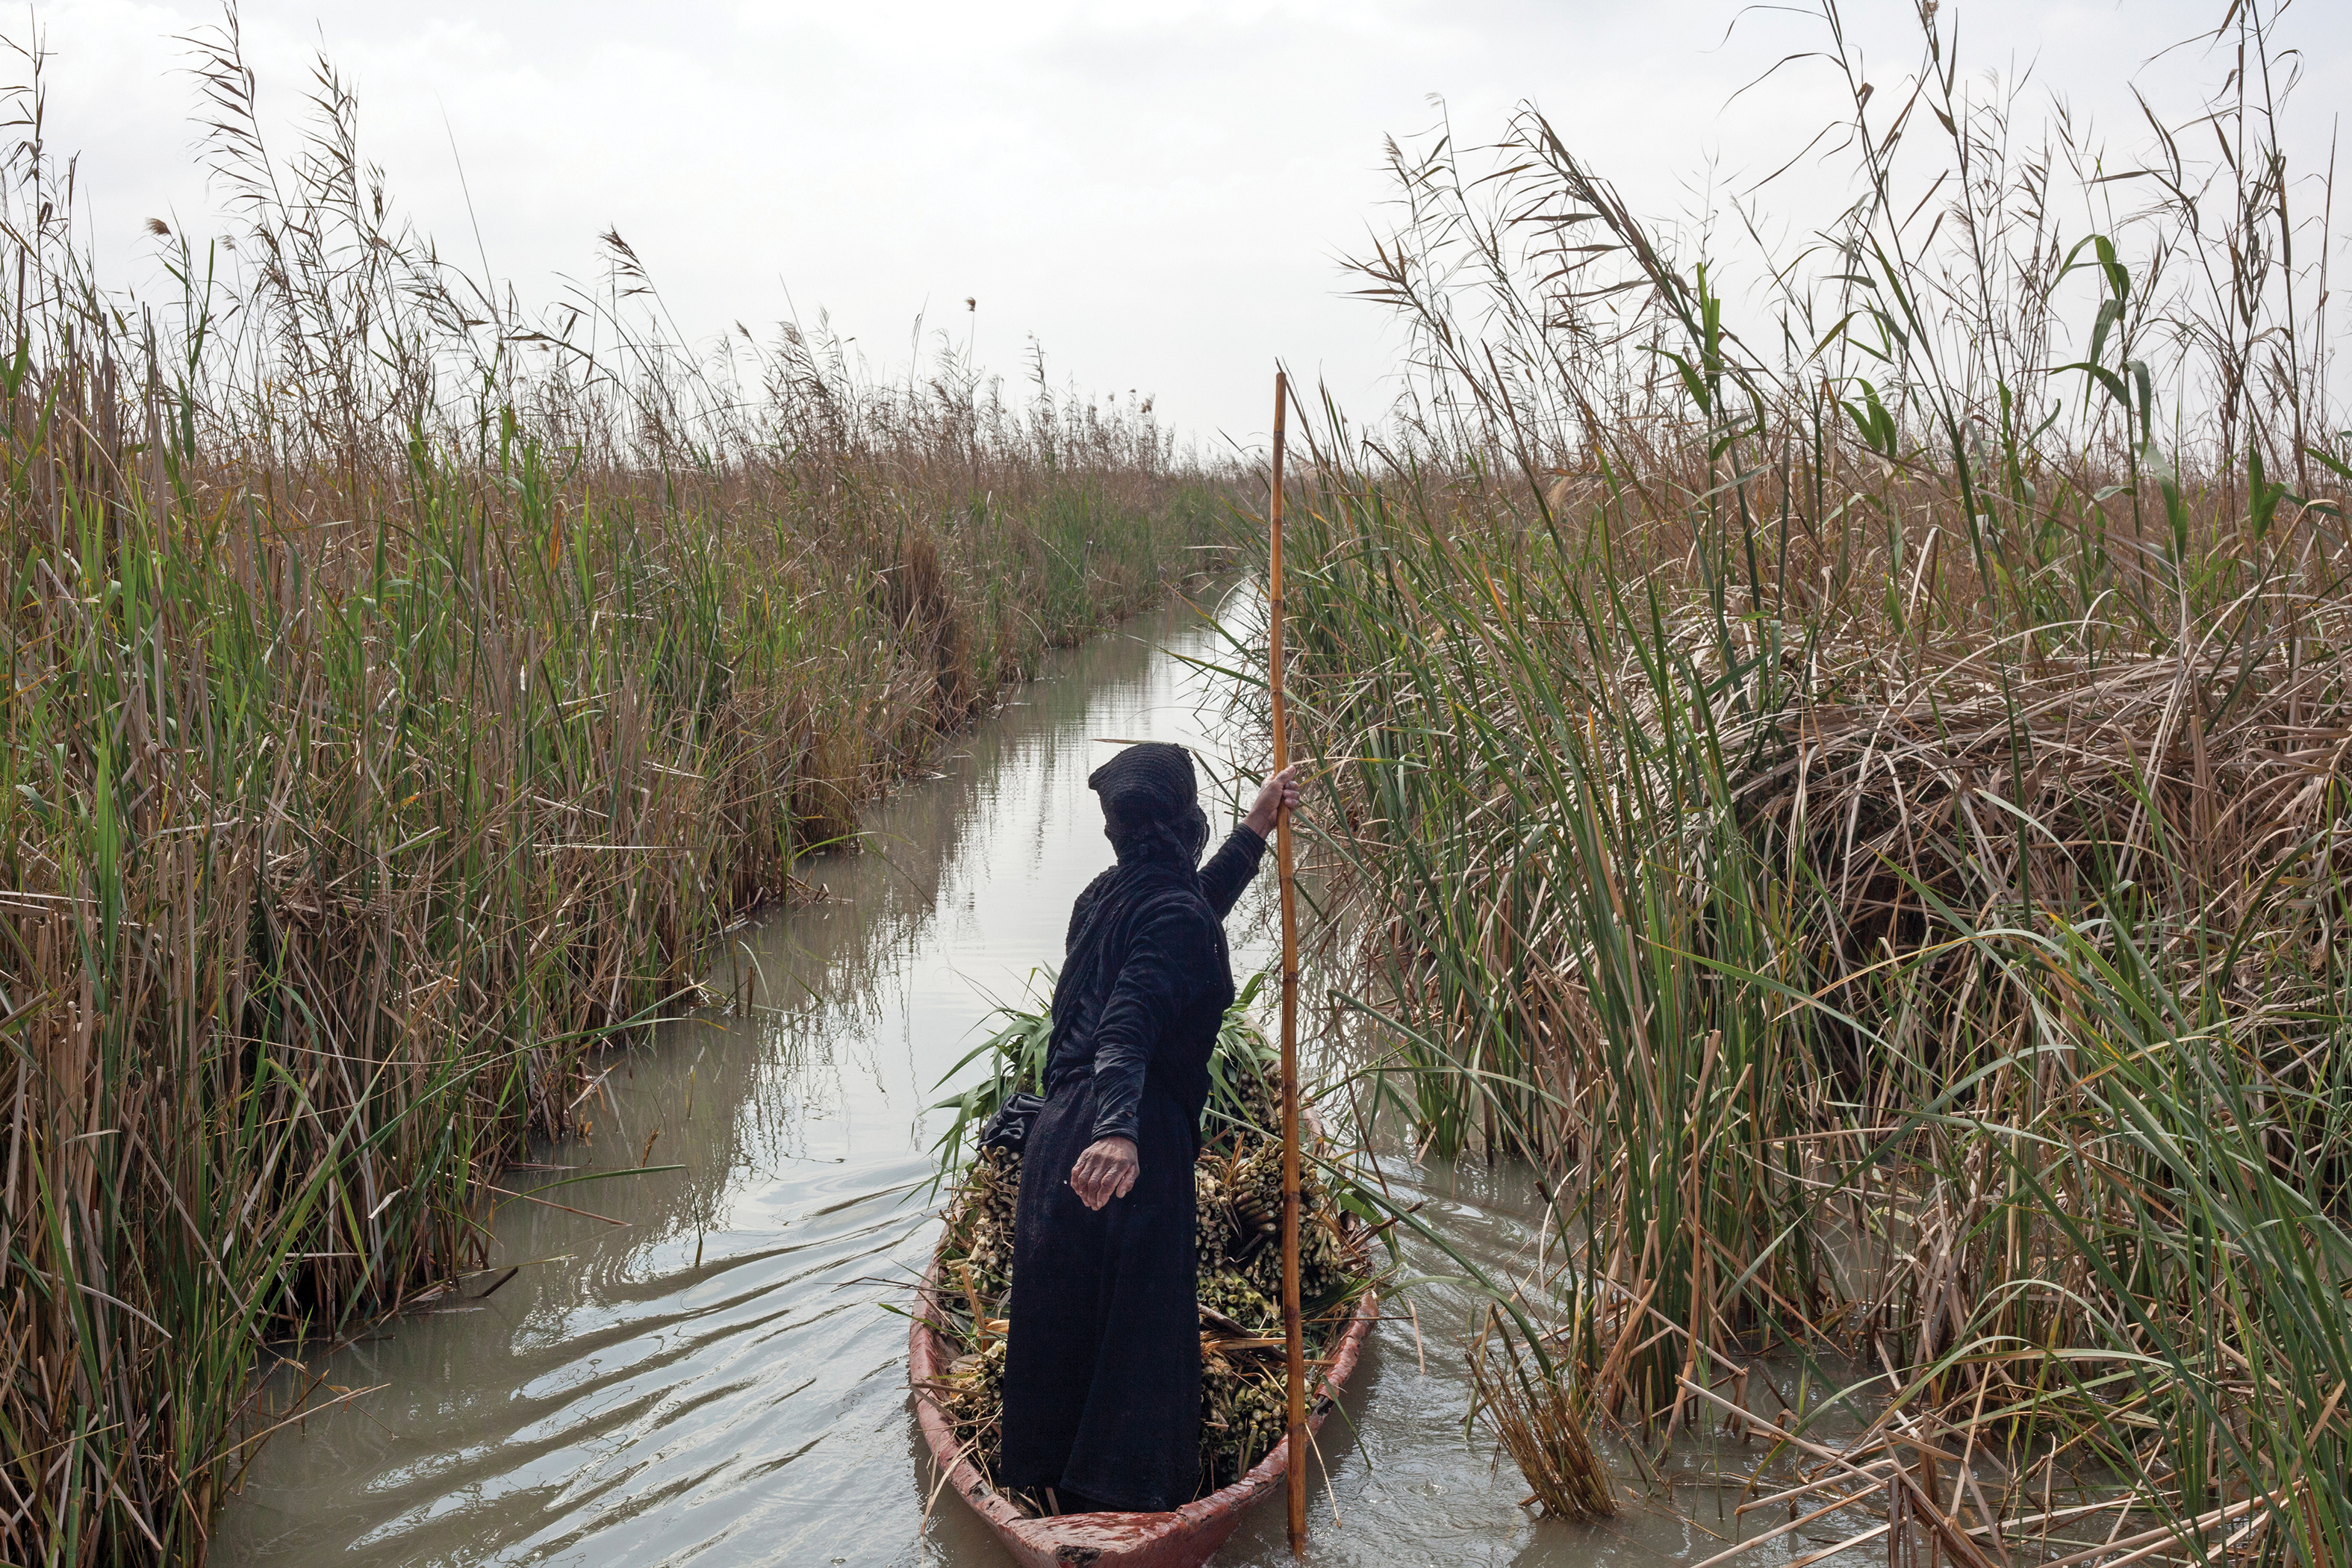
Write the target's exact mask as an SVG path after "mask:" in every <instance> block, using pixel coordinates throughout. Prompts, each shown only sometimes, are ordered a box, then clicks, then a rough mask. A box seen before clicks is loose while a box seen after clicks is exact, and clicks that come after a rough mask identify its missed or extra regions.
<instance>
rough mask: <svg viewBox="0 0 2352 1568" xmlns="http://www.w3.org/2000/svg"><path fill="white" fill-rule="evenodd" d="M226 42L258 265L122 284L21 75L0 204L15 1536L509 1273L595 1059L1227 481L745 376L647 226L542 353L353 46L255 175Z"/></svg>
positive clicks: (229, 1454) (819, 358)
mask: <svg viewBox="0 0 2352 1568" xmlns="http://www.w3.org/2000/svg"><path fill="white" fill-rule="evenodd" d="M213 41H214V43H215V45H216V47H217V52H216V54H215V58H214V59H213V61H212V64H211V65H210V66H209V67H208V68H207V72H208V74H207V75H206V76H205V78H204V80H205V84H206V90H207V91H208V92H210V93H211V94H212V95H213V96H214V98H215V100H216V101H215V108H216V109H217V110H219V116H218V117H217V119H218V122H217V123H216V125H215V136H216V140H215V143H214V144H213V146H212V148H211V150H210V153H209V154H208V155H209V156H211V157H212V158H213V159H214V160H215V163H216V169H215V172H216V173H220V174H225V175H226V176H227V177H229V178H230V180H231V183H232V184H233V185H234V186H235V188H236V190H237V191H239V192H242V193H243V195H242V196H241V198H240V201H241V207H240V211H241V214H242V229H241V241H240V245H239V247H238V250H237V253H236V257H235V258H229V257H226V256H224V255H221V254H217V253H216V254H215V255H214V256H212V257H210V258H207V257H205V256H204V255H203V254H201V253H198V252H196V251H194V249H193V247H190V246H189V245H187V244H185V243H184V242H183V241H182V240H181V238H180V237H178V236H174V235H171V234H169V233H165V234H163V235H160V236H158V238H159V240H160V241H161V242H162V249H163V258H164V260H165V261H166V263H167V265H169V266H171V267H172V268H173V271H174V274H175V276H176V277H177V279H179V282H180V283H181V285H182V286H183V287H184V295H183V297H182V298H180V299H178V300H167V301H165V304H164V308H160V309H156V310H144V309H142V308H141V306H140V305H139V303H138V302H137V301H130V300H122V299H121V298H118V297H115V296H112V295H110V294H107V293H105V292H103V291H102V290H100V289H98V288H97V287H96V285H95V284H94V283H93V282H92V281H91V279H90V277H89V270H88V265H87V258H86V257H85V256H84V255H83V254H82V253H81V252H80V251H79V249H78V248H77V247H75V244H74V242H73V238H72V234H73V231H72V228H71V223H72V210H71V206H70V202H69V199H68V198H69V190H68V182H67V181H66V179H65V178H64V175H63V172H62V170H61V168H60V166H59V164H58V161H57V160H56V159H55V157H54V156H53V154H51V153H49V151H48V150H47V148H46V146H45V145H44V144H43V142H42V140H41V138H42V130H41V125H42V121H43V110H42V102H41V98H40V88H39V84H38V82H37V81H36V83H35V84H34V86H33V87H32V88H30V89H27V90H26V93H25V94H24V95H22V97H21V99H20V100H19V102H20V107H21V108H22V110H23V111H24V112H23V114H22V116H21V118H22V120H23V121H24V123H25V127H26V134H25V135H24V137H23V139H22V140H21V141H20V142H19V143H18V144H17V145H16V147H15V148H14V149H13V150H12V152H11V153H10V155H9V158H8V161H7V164H6V170H5V175H6V177H5V182H0V201H5V205H6V207H7V214H6V216H7V218H8V220H9V221H8V224H7V226H6V228H5V243H6V245H7V247H9V248H11V249H12V250H14V252H15V253H16V254H15V258H14V259H15V262H16V265H15V266H13V267H11V268H9V273H10V276H11V277H12V278H14V279H20V280H21V283H22V287H20V288H18V289H16V290H15V292H14V293H13V294H12V297H11V299H10V300H9V301H8V302H7V303H6V305H5V307H0V318H5V320H4V321H0V339H5V342H8V343H12V344H14V345H15V347H14V353H13V355H11V356H10V357H9V358H8V359H7V361H6V363H5V365H0V453H5V458H6V466H5V550H0V592H5V598H0V606H5V608H0V643H4V644H5V647H6V650H7V675H8V684H7V688H6V693H5V702H0V861H5V866H6V873H7V874H6V883H5V891H0V1007H5V1018H0V1041H5V1046H6V1048H7V1055H6V1057H5V1058H0V1093H5V1095H6V1097H7V1098H6V1100H5V1109H4V1110H0V1116H5V1119H6V1133H5V1152H4V1153H0V1259H4V1260H5V1261H0V1558H6V1559H8V1560H11V1561H19V1562H27V1563H29V1562H36V1561H37V1562H43V1563H149V1562H165V1561H170V1562H181V1561H195V1560H200V1559H201V1558H202V1556H203V1555H204V1550H205V1531H206V1527H207V1521H208V1520H209V1518H210V1516H211V1513H212V1510H213V1509H214V1508H215V1506H216V1505H217V1503H218V1501H219V1500H220V1498H221V1496H222V1495H223V1493H224V1491H225V1490H226V1489H227V1488H228V1487H229V1486H231V1485H233V1484H234V1483H235V1480H236V1477H237V1475H238V1474H239V1472H240V1469H241V1466H242V1464H243V1462H244V1460H245V1459H246V1458H247V1457H249V1455H250V1453H251V1451H252V1447H253V1445H254V1444H255V1443H257V1441H259V1440H261V1438H262V1437H264V1436H266V1435H267V1429H268V1419H269V1418H268V1417H266V1416H264V1415H263V1414H262V1412H261V1408H260V1406H259V1405H258V1404H257V1399H258V1391H259V1388H260V1386H261V1384H260V1380H259V1374H260V1373H263V1372H264V1371H266V1370H268V1368H269V1367H270V1366H272V1365H274V1364H277V1363H278V1362H279V1360H280V1358H293V1359H295V1360H296V1361H297V1362H298V1363H299V1358H300V1357H301V1356H302V1355H303V1354H304V1353H305V1352H304V1350H303V1349H302V1348H301V1342H304V1341H306V1340H310V1339H316V1338H320V1337H324V1336H330V1335H332V1334H335V1333H337V1332H340V1331H343V1330H346V1329H348V1328H349V1327H350V1326H352V1324H354V1323H356V1322H358V1321H362V1320H364V1319H366V1318H368V1317H369V1316H371V1315H373V1314H376V1313H380V1312H383V1311H385V1310H392V1309H394V1308H397V1307H398V1306H399V1305H400V1304H401V1303H402V1302H403V1301H404V1300H407V1299H409V1298H410V1297H412V1296H414V1295H415V1294H416V1293H418V1292H420V1291H430V1290H434V1289H451V1288H453V1287H462V1285H463V1284H464V1283H465V1281H466V1280H467V1279H469V1278H470V1277H471V1276H472V1275H474V1274H475V1273H476V1272H477V1271H478V1270H480V1269H482V1268H485V1267H487V1266H488V1264H489V1263H490V1261H491V1258H490V1255H489V1245H490V1243H489V1234H490V1233H489V1230H488V1215H489V1211H490V1207H491V1205H494V1204H495V1203H496V1202H498V1201H499V1200H500V1197H501V1195H502V1183H501V1177H500V1171H501V1168H502V1167H503V1166H505V1165H506V1164H508V1163H509V1162H511V1161H513V1160H514V1159H516V1158H517V1157H518V1156H520V1155H521V1154H523V1153H524V1152H526V1150H527V1149H528V1147H529V1145H530V1140H531V1139H533V1138H538V1137H544V1136H549V1135H554V1134H561V1133H565V1132H569V1131H583V1130H584V1126H585V1124H584V1121H583V1070H582V1068H583V1061H584V1060H585V1059H586V1058H587V1055H588V1053H589V1052H590V1051H591V1050H593V1049H594V1048H596V1047H599V1046H602V1045H604V1044H606V1043H609V1042H613V1041H614V1040H617V1039H621V1038H623V1037H625V1031H626V1030H628V1029H629V1028H630V1027H631V1026H635V1025H637V1024H640V1023H642V1022H644V1021H645V1020H647V1019H649V1018H652V1017H655V1016H660V1015H661V1014H662V1013H664V1012H665V1011H667V1010H671V1009H674V1008H675V1007H677V1006H678V1005H684V1004H685V1003H687V1002H689V1001H691V1000H692V999H693V997H694V996H695V994H696V990H695V987H696V983H697V981H698V977H699V976H700V974H701V973H702V966H703V963H704V962H705V959H706V956H707V954H708V952H709V949H710V944H711V942H713V941H714V939H716V938H717V937H718V935H719V933H720V932H721V931H723V930H724V929H725V928H726V926H727V925H728V924H729V922H730V921H734V920H736V919H739V918H740V917H741V916H742V915H743V914H744V913H745V912H746V911H748V910H751V909H752V908H754V907H755V906H756V905H758V904H759V903H761V901H763V900H771V899H782V898H786V897H790V896H791V895H792V893H793V889H794V888H795V887H796V885H797V884H796V876H797V868H798V863H799V859H800V858H801V857H802V856H803V855H804V854H805V853H806V852H807V851H808V850H809V849H810V848H811V847H815V846H818V845H822V844H825V843H829V842H834V841H837V840H839V839H841V838H843V837H845V836H847V835H849V834H852V833H854V831H855V826H856V818H855V812H856V807H857V805H859V803H861V802H862V801H864V800H865V799H866V798H868V797H870V796H871V795H873V794H874V793H875V792H876V791H877V790H879V789H881V788H884V787H886V786H887V785H888V784H890V783H892V782H893V781H895V780H896V779H898V778H899V777H900V776H902V775H903V774H904V773H906V772H907V771H908V769H910V768H912V767H914V766H916V765H917V764H918V763H919V761H920V760H921V759H922V758H923V757H924V756H925V755H926V754H927V753H928V752H929V748H930V747H931V746H932V745H933V744H934V743H935V742H937V740H938V738H939V737H940V736H941V735H942V734H943V733H946V732H948V731H952V730H953V729H954V728H956V727H957V726H959V725H961V724H962V723H963V722H965V721H968V720H969V719H970V718H971V716H972V715H973V714H974V713H975V712H977V711H981V710H984V708H985V706H986V705H987V704H988V703H989V702H990V701H992V700H993V698H994V696H995V694H996V693H998V692H999V691H1001V690H1002V689H1003V686H1004V684H1005V683H1006V682H1008V681H1011V680H1014V679H1019V678H1021V677H1022V676H1023V675H1024V674H1025V673H1026V672H1028V671H1029V670H1031V669H1033V668H1034V667H1035V662H1036V660H1037V658H1038V657H1039V655H1040V653H1041V652H1042V650H1043V649H1044V648H1045V647H1047V646H1050V645H1052V644H1055V643H1058V642H1065V641H1068V640H1072V639H1075V638H1076V637H1081V636H1083V635H1084V634H1085V633H1086V632H1087V630H1089V629H1090V628H1092V627H1094V626H1098V625H1100V624H1103V623H1104V622H1106V621H1107V620H1108V619H1110V618H1112V617H1115V616H1119V615H1121V614H1124V613H1126V612H1128V611H1130V610H1133V609H1136V608H1139V607H1141V606H1142V605H1145V604H1146V603H1148V602H1150V600H1151V599H1153V598H1154V597H1156V596H1157V595H1160V593H1161V592H1162V591H1163V590H1164V589H1165V588H1166V586H1167V585H1169V584H1172V583H1174V582H1177V581H1180V580H1181V579H1183V578H1185V577H1187V576H1188V575H1190V574H1192V573H1193V572H1195V571H1196V570H1197V569H1198V567H1199V563H1201V561H1202V559H1203V558H1202V555H1201V553H1200V552H1199V551H1198V549H1197V547H1198V546H1199V545H1201V544H1202V543H1204V542H1206V541H1207V538H1208V536H1209V533H1210V531H1211V529H1212V527H1213V518H1214V513H1215V510H1216V509H1217V508H1218V506H1219V505H1220V504H1221V500H1222V498H1221V495H1220V492H1219V489H1218V486H1217V484H1216V482H1215V478H1214V476H1213V475H1208V474H1205V473H1202V472H1201V471H1199V470H1197V469H1194V468H1188V467H1186V466H1185V465H1183V464H1181V463H1180V462H1178V461H1177V460H1176V458H1175V455H1174V453H1173V450H1172V447H1171V445H1170V444H1169V442H1168V441H1167V439H1166V438H1165V437H1164V435H1163V433H1161V432H1160V431H1159V430H1158V429H1157V428H1156V427H1155V426H1152V425H1151V423H1150V419H1149V417H1148V416H1147V415H1145V414H1143V413H1142V412H1141V411H1136V412H1135V413H1133V414H1132V415H1130V414H1129V413H1127V412H1124V411H1121V412H1119V413H1118V414H1116V415H1112V416H1104V415H1102V414H1100V413H1099V412H1095V411H1090V410H1087V409H1082V408H1073V407H1070V406H1068V405H1063V406H1059V407H1056V406H1055V405H1053V404H1052V403H1051V402H1050V401H1042V402H1039V403H1035V404H1033V405H1025V406H1024V405H1008V404H1006V403H1005V402H1003V400H1002V399H1001V398H1000V397H999V396H997V395H995V394H993V393H992V392H990V391H989V390H988V389H987V388H986V387H985V386H984V385H982V384H981V383H980V382H979V381H978V378H977V376H976V374H972V373H970V372H969V367H963V366H961V365H958V364H954V363H950V364H948V365H946V366H943V367H942V368H941V373H940V376H939V377H938V378H937V380H936V381H935V382H934V384H931V385H930V386H929V388H928V389H925V388H921V387H908V386H899V385H896V384H886V383H877V382H874V381H872V380H870V379H867V378H865V377H863V376H862V374H860V373H859V372H858V371H857V370H856V366H855V365H854V363H851V362H848V361H847V360H846V359H845V357H843V355H842V354H841V353H840V350H839V345H837V344H828V342H826V341H825V340H824V339H822V338H819V337H815V336H813V335H810V334H803V333H799V332H796V331H790V330H787V331H784V332H783V333H782V335H781V336H780V338H779V340H778V343H777V345H776V346H775V347H774V348H773V349H772V350H771V351H768V352H767V353H765V355H764V357H761V358H759V359H757V360H754V361H751V362H748V363H744V364H742V365H741V366H740V368H739V371H738V373H737V374H735V376H734V377H733V379H729V378H728V377H727V376H726V375H724V374H715V373H714V372H713V371H712V370H711V369H710V367H709V363H708V360H707V356H705V355H704V354H703V353H700V352H699V351H698V350H697V351H689V350H688V348H687V347H686V346H684V345H678V344H675V343H672V342H669V341H667V339H665V338H658V337H653V336H648V335H647V330H648V329H647V324H646V320H645V318H643V317H642V316H640V315H633V314H631V311H632V310H634V306H633V305H631V304H629V303H627V301H631V300H638V299H641V298H642V297H643V296H642V294H641V292H640V291H641V290H642V289H643V288H644V287H645V282H644V279H643V276H642V269H641V268H636V267H635V258H634V257H633V256H631V255H630V254H629V253H628V252H627V248H626V247H625V244H624V243H622V242H621V241H620V240H619V238H618V237H617V236H614V237H608V242H607V245H608V250H609V251H610V252H611V254H612V255H613V257H614V269H613V274H612V277H611V278H610V279H609V280H608V281H609V288H608V289H607V290H606V292H605V293H604V296H602V298H601V299H598V298H586V299H583V300H581V301H575V303H576V304H578V305H580V306H581V309H580V310H578V311H577V312H576V320H575V321H574V326H573V328H572V329H568V330H572V336H571V337H564V336H562V334H560V333H557V332H554V331H549V330H545V328H546V327H547V323H542V322H535V321H526V320H524V319H522V318H521V317H520V316H519V314H518V313H517V312H515V311H514V310H512V309H511V308H510V302H508V301H503V300H501V298H500V296H499V294H498V292H497V291H496V290H495V289H492V288H491V287H490V286H489V284H488V280H486V279H485V280H471V279H463V278H461V277H459V276H457V275H456V274H454V273H452V272H450V271H449V270H448V269H447V268H446V266H445V265H443V264H442V263H441V262H440V261H439V260H438V258H436V255H435V254H434V253H433V252H432V250H431V248H430V247H429V246H428V245H426V244H425V242H423V241H422V240H420V239H418V238H417V237H415V236H414V235H411V234H409V233H408V232H407V231H406V230H405V229H404V228H403V227H401V226H398V225H397V224H396V223H395V222H394V221H393V220H392V218H391V217H390V216H388V214H389V208H388V205H387V204H386V203H385V202H384V201H383V199H382V197H381V192H380V191H378V190H372V189H371V182H370V179H369V176H368V174H367V171H366V170H365V167H364V165H363V164H362V163H360V162H359V161H358V157H357V153H356V151H355V148H356V145H357V142H356V136H357V132H356V121H355V114H356V110H355V108H354V106H353V104H352V100H351V98H350V95H349V94H348V92H347V91H344V90H343V89H341V87H340V86H338V85H337V83H336V81H335V79H334V78H333V75H332V71H331V68H329V67H326V66H324V65H322V68H321V78H320V80H321V82H322V83H323V84H324V85H323V86H322V89H321V95H320V100H319V106H320V115H321V123H320V127H319V128H318V131H317V132H316V134H315V136H314V137H313V139H312V140H311V142H309V143H308V144H307V145H306V146H305V147H303V148H302V149H301V150H300V151H299V154H298V155H297V156H296V157H295V158H293V159H290V160H283V161H280V160H276V159H273V158H272V157H271V155H270V154H269V153H268V149H267V148H265V147H264V146H263V144H262V142H261V141H260V138H259V132H258V129H257V122H256V121H254V120H253V119H252V116H251V113H250V110H251V93H252V90H253V88H252V78H251V77H250V75H249V74H247V73H246V72H245V71H244V69H243V67H242V62H241V60H239V59H238V58H237V57H236V40H235V37H234V17H233V16H232V17H231V26H230V28H229V29H228V30H226V31H225V32H224V33H223V34H222V35H221V36H220V37H218V38H216V39H215V40H213ZM215 264H217V265H215ZM208 268H209V270H208ZM557 321H558V324H560V322H561V315H560V313H559V316H558V318H557ZM596 334H602V336H601V337H599V336H597V335H596ZM739 360H740V351H739ZM616 365H619V366H626V367H628V368H627V369H626V371H625V372H623V371H621V370H618V369H616V368H615V366H616ZM747 383H748V384H747ZM312 1392H316V1391H315V1390H313V1391H312Z"/></svg>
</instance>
